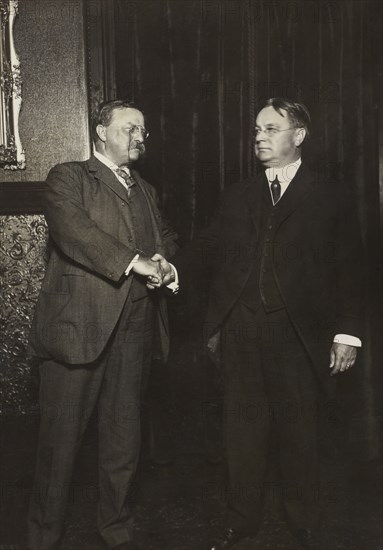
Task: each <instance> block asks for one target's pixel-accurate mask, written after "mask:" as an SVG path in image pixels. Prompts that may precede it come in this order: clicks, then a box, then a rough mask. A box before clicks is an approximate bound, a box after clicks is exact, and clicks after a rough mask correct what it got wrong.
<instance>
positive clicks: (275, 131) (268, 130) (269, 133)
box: [253, 126, 298, 138]
mask: <svg viewBox="0 0 383 550" xmlns="http://www.w3.org/2000/svg"><path fill="white" fill-rule="evenodd" d="M297 128H298V126H291V127H290V128H284V129H283V130H279V128H274V127H272V126H271V127H270V128H264V129H262V128H255V130H254V134H253V136H254V138H256V137H258V136H259V134H261V133H262V132H263V133H264V134H266V135H267V137H273V136H275V135H276V134H279V133H280V132H286V131H287V130H296V129H297Z"/></svg>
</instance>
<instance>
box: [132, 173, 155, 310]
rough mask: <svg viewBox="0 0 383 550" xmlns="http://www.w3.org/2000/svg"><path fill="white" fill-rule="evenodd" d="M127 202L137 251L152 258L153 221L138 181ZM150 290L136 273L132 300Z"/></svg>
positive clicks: (153, 251)
mask: <svg viewBox="0 0 383 550" xmlns="http://www.w3.org/2000/svg"><path fill="white" fill-rule="evenodd" d="M127 204H128V212H127V215H129V216H130V218H131V220H132V222H133V227H134V233H135V240H136V247H137V252H138V253H140V252H139V251H140V250H141V251H142V252H143V253H144V254H145V256H148V257H149V258H150V257H151V256H153V254H154V253H155V250H154V248H155V244H154V236H153V227H152V221H151V217H150V212H149V208H148V203H147V200H146V198H145V195H144V194H143V192H142V190H141V188H140V186H139V185H138V184H137V183H136V185H133V186H132V187H131V189H130V195H129V198H128V199H127ZM141 255H142V253H141ZM148 292H149V291H148V289H147V288H146V285H145V279H144V278H143V277H140V275H137V274H135V273H134V274H133V281H132V287H131V299H132V301H133V302H134V301H136V300H139V299H140V298H143V297H144V296H146V295H147V294H148Z"/></svg>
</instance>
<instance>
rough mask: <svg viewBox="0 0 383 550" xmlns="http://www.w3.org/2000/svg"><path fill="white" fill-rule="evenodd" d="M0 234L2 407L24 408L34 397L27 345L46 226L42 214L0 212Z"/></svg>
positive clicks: (43, 261) (40, 275)
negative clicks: (26, 214)
mask: <svg viewBox="0 0 383 550" xmlns="http://www.w3.org/2000/svg"><path fill="white" fill-rule="evenodd" d="M0 234H1V241H0V302H1V308H0V392H1V394H2V395H0V402H1V404H2V407H3V408H4V409H5V411H9V412H11V411H12V412H19V413H24V412H25V411H26V410H28V409H30V407H31V406H32V404H33V400H34V397H35V392H34V389H33V381H34V377H33V376H31V368H32V360H31V359H29V358H28V357H27V353H26V347H27V341H28V333H29V330H30V326H31V321H32V316H33V311H34V307H35V304H36V300H37V296H38V293H39V290H40V287H41V283H42V279H43V277H44V271H45V265H46V244H47V235H48V230H47V225H46V223H45V220H44V217H43V216H1V217H0Z"/></svg>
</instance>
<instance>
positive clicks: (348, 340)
mask: <svg viewBox="0 0 383 550" xmlns="http://www.w3.org/2000/svg"><path fill="white" fill-rule="evenodd" d="M334 342H335V343H336V344H346V345H347V346H354V347H355V348H361V347H362V341H361V340H360V339H359V338H357V337H356V336H351V335H350V334H336V336H335V337H334Z"/></svg>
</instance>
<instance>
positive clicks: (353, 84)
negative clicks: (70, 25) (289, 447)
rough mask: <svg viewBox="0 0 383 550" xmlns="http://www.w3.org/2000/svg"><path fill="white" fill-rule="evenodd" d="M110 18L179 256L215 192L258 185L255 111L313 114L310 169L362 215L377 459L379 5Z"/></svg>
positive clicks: (358, 380)
mask: <svg viewBox="0 0 383 550" xmlns="http://www.w3.org/2000/svg"><path fill="white" fill-rule="evenodd" d="M114 8H115V28H116V80H117V82H116V84H117V92H118V95H119V96H124V97H128V98H130V99H132V100H134V101H135V102H136V104H137V105H138V106H139V107H140V108H141V109H143V111H144V112H145V114H146V119H147V125H148V128H149V129H150V134H151V136H150V141H149V142H148V150H149V153H148V155H147V159H146V160H145V163H144V164H143V166H142V171H143V172H144V175H145V176H146V177H147V179H148V180H149V181H150V182H151V183H153V184H154V185H155V186H156V188H157V189H158V191H159V193H160V196H161V197H162V200H163V203H164V206H165V210H166V211H167V213H168V215H169V216H170V218H171V219H172V221H173V223H174V225H175V226H176V228H177V230H178V231H179V233H180V236H181V242H187V241H189V240H190V239H191V238H192V237H193V236H194V235H195V234H196V233H198V231H199V230H200V229H201V228H202V227H204V226H206V224H207V223H208V221H209V219H210V217H211V215H212V211H213V209H214V207H215V205H216V203H217V198H218V195H219V191H220V190H221V189H223V188H224V187H225V186H226V185H228V184H230V183H232V182H234V181H236V180H239V179H242V178H246V177H249V176H251V175H252V174H254V172H255V170H256V163H255V158H254V152H253V143H252V131H253V127H254V122H255V117H256V112H257V106H258V105H259V103H260V102H262V100H264V99H266V98H268V97H275V96H287V97H290V98H297V99H298V100H301V101H302V102H304V103H305V104H306V105H307V107H308V108H309V110H310V112H311V115H312V121H313V124H312V131H311V137H310V139H309V140H308V142H307V144H306V145H305V151H304V158H305V160H307V161H308V162H309V163H310V164H311V165H312V166H313V167H314V168H316V169H317V170H319V173H320V175H321V177H323V178H327V179H328V178H331V179H332V180H334V181H335V180H336V179H340V180H341V181H344V182H345V183H346V184H347V185H348V186H349V187H350V188H351V189H352V190H353V192H354V194H355V198H356V200H357V202H358V213H359V218H360V223H361V228H362V233H363V238H364V242H365V246H366V256H367V261H366V265H367V280H366V295H367V312H368V316H367V320H366V337H365V346H364V352H363V365H362V366H361V368H360V369H359V373H358V374H355V378H354V380H353V382H351V383H350V384H351V385H354V387H355V386H358V385H359V384H360V385H361V387H362V388H363V399H362V403H363V404H361V405H360V407H359V408H358V412H357V413H356V416H359V419H362V420H360V422H361V425H362V426H363V427H365V426H367V431H366V433H367V437H368V440H369V448H370V450H371V453H372V454H374V453H376V452H377V448H376V445H375V443H374V438H375V430H376V423H375V419H376V416H377V408H376V402H377V400H378V399H377V393H374V391H373V390H372V387H374V386H375V387H376V388H379V390H380V391H381V389H382V379H381V374H380V369H379V361H380V360H381V358H380V357H379V346H380V344H379V340H380V337H379V334H378V329H377V323H378V316H379V304H378V301H377V299H376V297H377V295H379V288H381V287H380V284H381V276H380V275H379V265H380V264H379V258H378V251H379V172H378V170H379V158H378V135H379V127H378V124H379V116H378V104H379V99H380V97H379V93H380V89H379V86H380V85H381V80H380V78H381V77H380V76H379V71H378V68H379V67H381V64H380V61H379V59H380V58H379V56H380V53H381V36H382V15H383V13H382V12H383V9H382V4H381V3H376V2H373V1H368V0H367V1H363V2H362V1H360V2H357V1H355V2H326V1H310V0H306V1H304V2H303V1H294V2H289V1H280V0H275V1H274V0H267V1H263V0H262V1H261V0H260V1H256V0H235V1H234V0H155V1H154V0H153V1H151V0H146V1H144V2H131V1H126V0H115V3H114ZM297 284H299V282H297ZM345 386H346V387H347V384H345ZM379 390H377V391H379ZM346 393H347V392H346ZM351 394H353V392H352V391H351ZM354 415H355V411H354ZM366 418H368V420H366Z"/></svg>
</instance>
